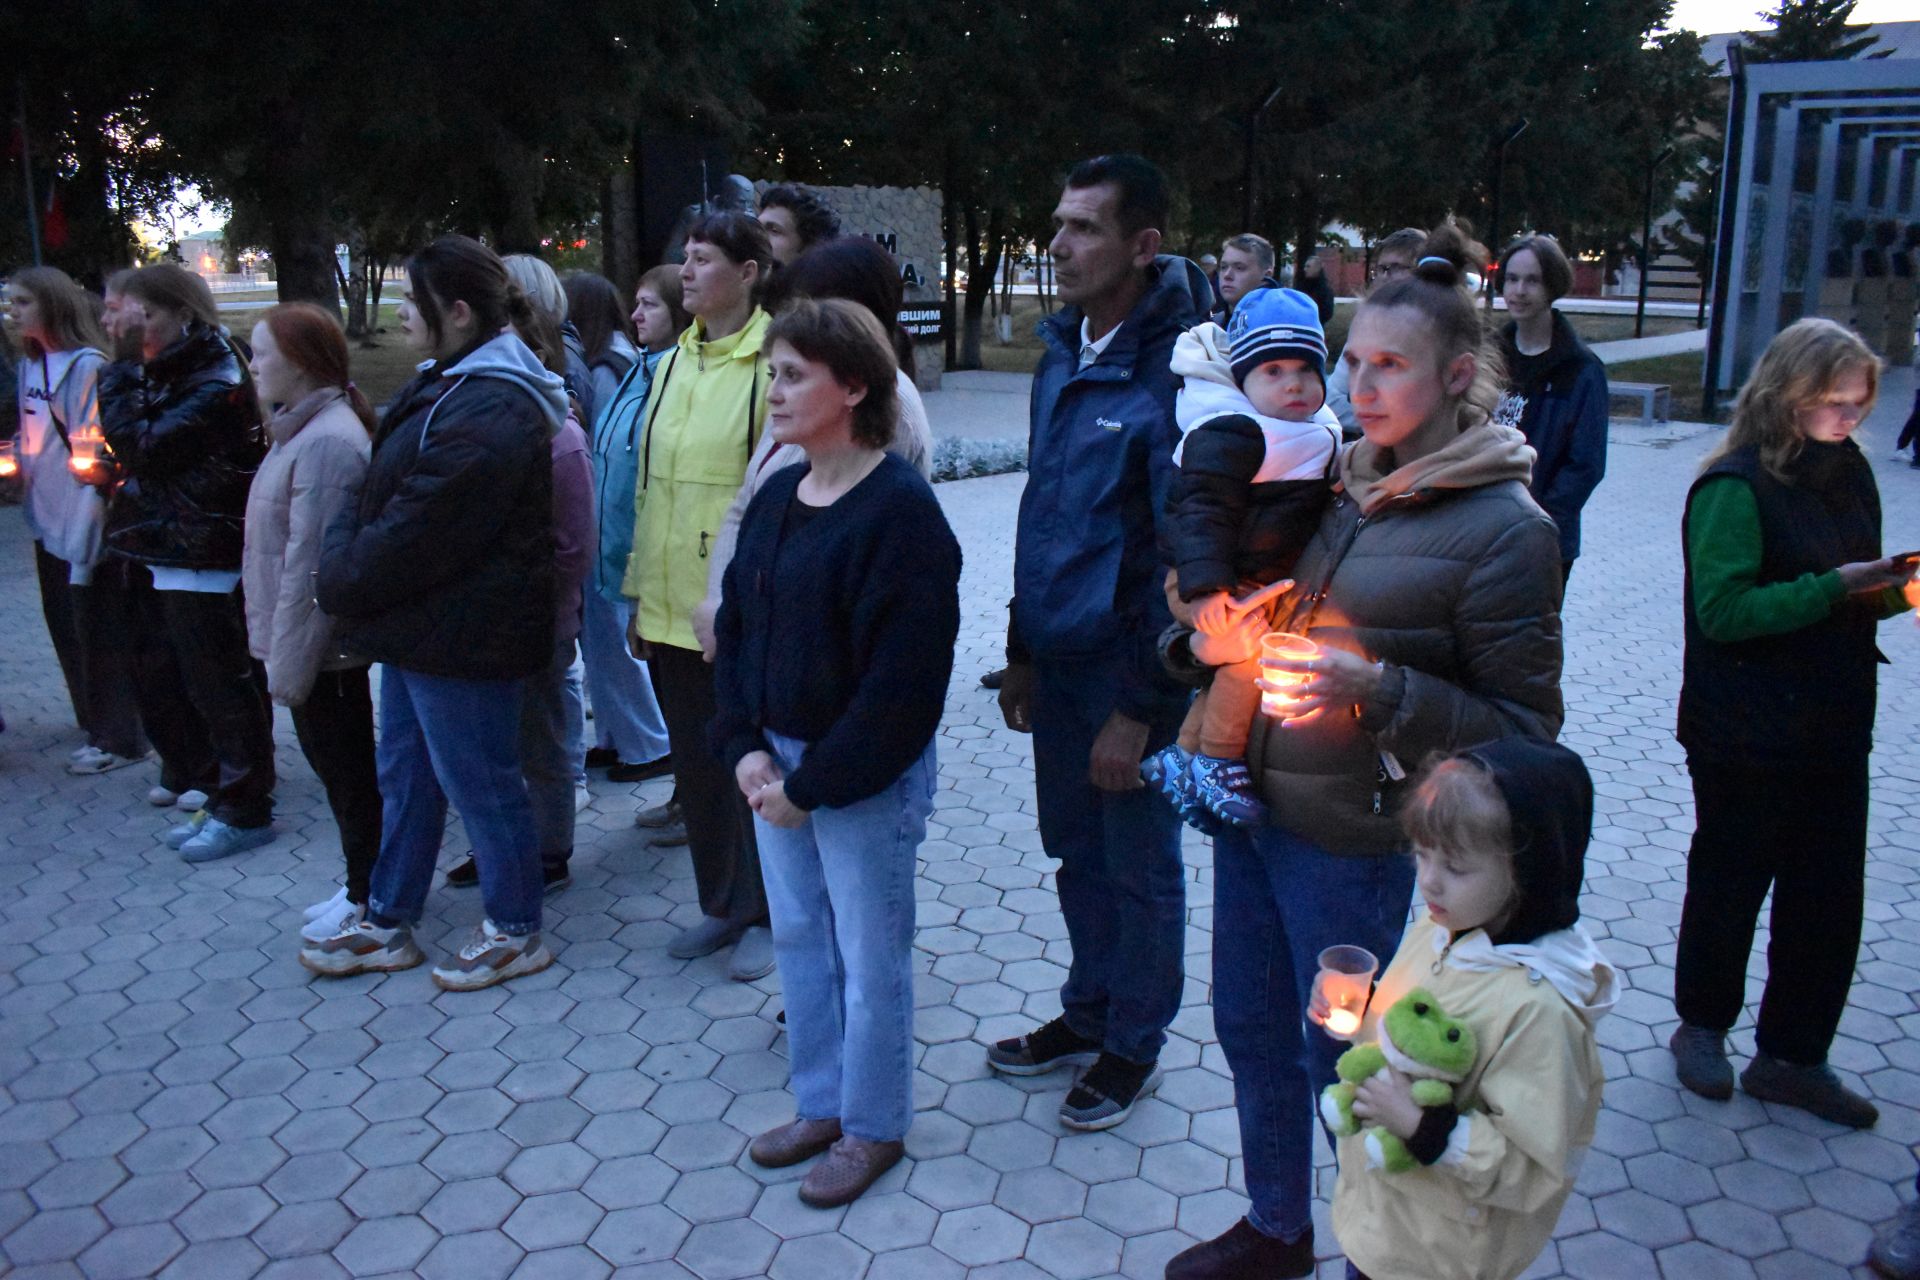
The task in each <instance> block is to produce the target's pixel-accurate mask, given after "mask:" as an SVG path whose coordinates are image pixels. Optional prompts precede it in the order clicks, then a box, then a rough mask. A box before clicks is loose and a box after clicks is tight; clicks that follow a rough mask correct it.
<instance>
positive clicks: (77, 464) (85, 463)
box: [67, 430, 102, 476]
mask: <svg viewBox="0 0 1920 1280" xmlns="http://www.w3.org/2000/svg"><path fill="white" fill-rule="evenodd" d="M101 443H102V441H101V438H100V435H99V433H98V432H95V431H87V430H82V431H76V432H74V433H73V438H72V439H71V440H69V441H68V442H67V452H68V454H69V455H70V456H69V457H68V459H67V466H68V468H69V469H71V470H72V472H73V473H74V474H75V475H77V476H89V475H92V474H93V469H94V467H95V466H97V465H98V464H99V461H100V445H101Z"/></svg>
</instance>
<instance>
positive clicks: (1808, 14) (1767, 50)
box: [1745, 0, 1886, 62]
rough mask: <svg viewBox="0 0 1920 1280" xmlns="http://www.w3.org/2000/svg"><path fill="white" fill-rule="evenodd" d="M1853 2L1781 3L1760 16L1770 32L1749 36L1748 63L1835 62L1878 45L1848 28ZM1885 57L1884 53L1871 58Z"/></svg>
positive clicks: (1813, 0)
mask: <svg viewBox="0 0 1920 1280" xmlns="http://www.w3.org/2000/svg"><path fill="white" fill-rule="evenodd" d="M1855 2H1856V0H1780V3H1779V4H1778V5H1777V6H1776V7H1775V8H1772V9H1769V10H1767V11H1765V12H1763V13H1762V14H1761V15H1760V16H1761V17H1763V18H1765V19H1766V20H1767V23H1768V25H1769V26H1770V27H1771V28H1772V29H1771V30H1769V31H1759V32H1755V33H1753V34H1752V35H1749V36H1748V37H1747V39H1746V41H1745V44H1746V55H1747V60H1748V61H1749V62H1838V61H1841V60H1843V59H1846V58H1857V57H1859V56H1860V55H1861V54H1863V53H1866V52H1867V50H1869V49H1871V48H1873V46H1874V45H1876V44H1878V43H1879V42H1880V38H1879V37H1878V36H1874V35H1869V34H1864V33H1862V32H1861V31H1860V29H1859V28H1858V27H1856V26H1852V25H1850V24H1849V22H1848V19H1850V18H1852V17H1853V6H1854V4H1855ZM1874 56H1876V57H1885V56H1886V54H1885V53H1880V54H1876V55H1874Z"/></svg>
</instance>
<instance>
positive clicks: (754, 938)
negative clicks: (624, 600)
mask: <svg viewBox="0 0 1920 1280" xmlns="http://www.w3.org/2000/svg"><path fill="white" fill-rule="evenodd" d="M686 255H687V256H686V262H685V263H684V264H683V265H682V266H681V268H680V288H681V293H682V297H683V301H684V304H685V306H686V309H687V311H688V313H689V314H690V315H692V317H693V324H692V325H690V326H689V327H688V328H687V330H686V331H685V332H684V333H682V334H681V335H680V340H679V342H678V343H677V344H676V345H675V347H674V349H673V350H672V351H670V352H668V353H667V357H666V359H665V360H663V361H662V362H661V363H660V366H659V368H658V369H657V370H656V371H655V373H654V377H653V385H652V389H651V390H650V391H649V392H648V393H647V402H646V408H645V411H644V415H643V418H642V422H643V424H644V425H643V427H642V430H641V438H640V477H639V483H638V484H637V485H636V486H635V490H634V513H635V519H636V524H635V528H634V535H633V554H632V556H631V557H629V558H628V560H627V576H626V582H625V584H624V586H623V588H622V590H624V592H625V593H626V594H627V595H628V596H630V597H632V599H633V601H634V607H633V627H632V640H633V648H634V656H636V657H639V658H643V659H645V660H646V662H647V670H648V673H649V675H650V677H651V678H652V680H653V689H654V696H655V697H656V698H657V699H658V700H659V703H660V712H661V715H662V716H663V717H664V718H665V720H666V722H667V739H668V742H669V744H670V745H671V748H672V751H673V774H674V784H675V790H676V795H677V797H678V800H679V804H680V807H681V810H682V811H683V813H684V814H685V817H686V824H687V846H688V851H689V852H690V853H691V854H692V855H693V875H694V880H695V882H696V883H697V884H698V886H699V891H700V910H701V913H702V915H701V920H700V922H699V923H698V924H696V925H694V926H693V927H691V928H689V929H687V930H685V931H683V932H682V933H681V934H680V936H679V937H678V938H676V939H674V941H673V942H672V943H671V944H670V945H669V946H668V948H667V951H668V954H670V955H672V956H674V957H675V958H677V959H682V960H690V959H692V958H693V957H695V956H703V955H707V954H709V953H711V952H714V951H718V950H719V949H720V948H721V947H724V946H727V945H728V944H732V945H733V948H734V950H733V957H732V960H731V962H730V964H729V965H728V972H729V974H730V975H731V976H732V977H734V978H736V979H738V980H740V981H742V982H749V981H752V980H753V979H755V978H760V977H764V976H765V975H766V974H768V973H770V972H772V970H773V937H772V935H771V934H770V933H769V932H768V931H767V896H766V890H765V889H764V888H763V887H762V885H761V883H760V857H759V852H758V850H757V849H756V847H755V845H754V838H753V816H752V813H751V812H750V811H749V810H748V808H747V805H746V801H745V800H744V799H743V798H742V797H741V794H740V788H739V787H737V786H736V785H734V780H733V773H732V771H731V770H730V769H728V767H727V766H726V765H724V764H722V763H721V762H720V760H719V758H718V757H717V756H715V755H714V753H713V749H712V748H711V747H710V746H709V745H708V741H707V726H708V724H709V723H710V722H711V721H712V720H713V713H714V701H713V668H712V667H711V666H709V665H708V663H707V661H706V659H705V658H704V657H703V656H702V654H701V651H700V642H699V641H698V640H697V639H695V638H694V634H693V624H692V616H693V611H694V609H695V608H696V607H698V606H699V604H700V603H701V601H702V600H704V599H705V598H706V594H707V569H708V559H709V556H710V554H711V552H712V549H713V542H714V538H715V536H716V535H717V534H718V532H719V530H720V526H721V524H722V522H723V521H724V519H725V517H726V514H727V507H728V505H729V504H731V503H732V501H733V496H734V494H735V493H737V492H738V491H739V489H740V484H741V481H742V480H744V479H745V478H746V472H747V461H748V459H749V458H751V457H752V456H753V450H754V446H755V445H756V444H758V443H759V440H760V432H761V430H762V428H763V426H764V423H765V420H766V412H767V409H766V396H767V383H768V381H769V379H770V376H771V375H770V374H769V373H768V370H767V356H766V352H765V351H764V350H763V349H762V344H763V341H764V339H765V335H766V331H767V324H768V317H767V313H766V312H765V311H763V310H761V309H760V308H759V307H758V306H757V305H756V304H755V298H756V296H757V294H758V293H759V288H760V285H761V284H762V282H763V281H764V280H765V278H766V273H767V269H768V268H769V267H770V266H771V265H772V262H773V256H772V251H771V250H770V249H769V247H768V245H767V233H766V232H765V231H764V230H763V229H762V228H761V226H760V224H759V223H758V222H756V221H754V220H753V219H752V218H751V217H748V216H747V215H745V214H741V213H715V214H709V215H708V216H706V217H704V218H701V219H700V220H699V221H697V222H695V223H694V225H693V227H692V228H691V229H690V230H689V231H688V232H687V241H686Z"/></svg>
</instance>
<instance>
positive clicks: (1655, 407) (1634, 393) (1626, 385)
mask: <svg viewBox="0 0 1920 1280" xmlns="http://www.w3.org/2000/svg"><path fill="white" fill-rule="evenodd" d="M1607 394H1608V396H1609V397H1611V398H1612V399H1615V400H1638V401H1639V402H1640V425H1641V426H1643V427H1650V426H1652V425H1653V424H1654V423H1656V422H1671V421H1672V420H1673V388H1672V387H1671V386H1669V385H1668V384H1666V383H1664V382H1609V383H1608V384H1607Z"/></svg>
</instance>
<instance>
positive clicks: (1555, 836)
mask: <svg viewBox="0 0 1920 1280" xmlns="http://www.w3.org/2000/svg"><path fill="white" fill-rule="evenodd" d="M1402 823H1403V825H1404V826H1405V827H1406V830H1407V834H1408V836H1409V837H1410V838H1411V840H1412V843H1413V848H1414V859H1415V862H1416V864H1417V868H1418V870H1417V875H1418V882H1419V885H1420V893H1421V897H1422V899H1423V901H1424V903H1425V905H1426V911H1427V918H1426V919H1423V920H1419V921H1417V922H1416V923H1415V924H1414V925H1413V926H1412V927H1411V928H1409V929H1408V930H1407V933H1406V936H1405V938H1403V939H1402V940H1401V943H1400V950H1399V953H1398V954H1396V955H1395V956H1394V958H1393V963H1392V964H1391V965H1389V966H1388V967H1387V971H1386V972H1385V973H1384V974H1382V975H1381V978H1380V985H1379V987H1378V988H1377V989H1376V990H1375V992H1374V994H1373V1000H1372V1006H1371V1009H1370V1010H1369V1012H1368V1015H1367V1019H1366V1038H1369V1039H1372V1038H1375V1037H1378V1038H1379V1040H1380V1044H1381V1048H1382V1050H1383V1051H1384V1052H1385V1054H1386V1057H1387V1061H1388V1063H1389V1065H1390V1067H1391V1068H1392V1069H1390V1070H1386V1071H1381V1072H1379V1073H1378V1074H1376V1075H1374V1076H1372V1077H1371V1078H1369V1079H1367V1080H1366V1081H1365V1082H1364V1083H1362V1084H1360V1086H1359V1092H1358V1095H1357V1097H1356V1098H1355V1099H1354V1101H1353V1115H1354V1118H1355V1119H1356V1120H1357V1121H1358V1122H1359V1124H1360V1125H1361V1126H1363V1128H1362V1129H1361V1132H1359V1133H1357V1134H1354V1135H1353V1136H1351V1137H1343V1138H1341V1139H1340V1142H1339V1157H1340V1181H1339V1183H1338V1185H1337V1186H1336V1187H1335V1189H1334V1193H1333V1230H1334V1234H1335V1235H1336V1236H1338V1237H1339V1239H1340V1244H1341V1247H1342V1248H1344V1249H1345V1250H1346V1254H1347V1259H1348V1264H1347V1265H1348V1271H1347V1274H1348V1276H1349V1277H1353V1276H1359V1277H1364V1278H1365V1280H1514V1277H1517V1276H1519V1275H1520V1274H1521V1273H1522V1272H1524V1271H1525V1270H1526V1269H1527V1268H1528V1267H1529V1266H1531V1265H1532V1264H1533V1261H1534V1259H1536V1258H1538V1257H1539V1256H1540V1252H1541V1250H1542V1249H1544V1248H1545V1247H1546V1244H1547V1241H1548V1240H1549V1239H1551V1238H1552V1236H1553V1228H1554V1224H1555V1222H1557V1221H1558V1220H1559V1217H1560V1209H1561V1207H1562V1206H1563V1205H1564V1204H1565V1203H1566V1200H1567V1194H1568V1193H1569V1192H1570V1191H1572V1189H1573V1181H1574V1176H1575V1174H1576V1173H1577V1172H1578V1171H1579V1166H1580V1158H1581V1156H1583V1155H1584V1154H1585V1152H1586V1149H1587V1148H1588V1146H1590V1145H1591V1144H1592V1142H1593V1135H1594V1124H1595V1120H1596V1118H1597V1116H1598V1114H1599V1111H1600V1089H1601V1085H1602V1083H1603V1082H1604V1080H1605V1075H1604V1073H1603V1071H1602V1069H1601V1066H1600V1056H1599V1052H1598V1050H1597V1049H1596V1048H1595V1045H1594V1024H1596V1023H1597V1022H1599V1020H1600V1019H1601V1018H1602V1017H1603V1016H1604V1015H1605V1014H1606V1012H1607V1011H1608V1010H1609V1009H1611V1008H1612V1007H1613V1004H1614V1001H1615V999H1616V997H1617V995H1618V984H1617V982H1616V979H1615V976H1614V972H1613V966H1612V965H1610V964H1609V963H1608V962H1607V960H1606V958H1605V957H1604V956H1603V955H1601V953H1600V950H1599V948H1598V947H1596V946H1595V945H1594V943H1593V940H1592V939H1591V938H1589V937H1588V936H1587V933H1586V931H1585V930H1584V929H1582V928H1581V927H1580V925H1579V923H1578V921H1579V915H1580V908H1579V894H1580V883H1581V876H1582V871H1583V866H1584V859H1585V854H1586V848H1587V837H1588V834H1589V832H1590V831H1591V830H1592V826H1593V781H1592V779H1591V778H1590V777H1589V776H1588V774H1587V768H1586V765H1585V764H1583V763H1582V762H1581V760H1580V757H1579V756H1577V755H1575V754H1574V753H1573V752H1572V751H1569V750H1567V749H1566V748H1565V747H1562V746H1558V745H1556V744H1554V743H1551V742H1543V741H1540V740H1539V739H1536V738H1526V737H1514V738H1503V739H1501V740H1500V741H1498V742H1491V743H1488V744H1486V745H1484V746H1481V747H1476V748H1473V749H1472V750H1469V751H1466V752H1463V753H1461V754H1460V755H1456V756H1453V757H1450V758H1448V759H1447V760H1444V761H1442V762H1441V763H1440V764H1439V765H1437V766H1436V767H1435V768H1434V769H1433V770H1432V771H1431V773H1430V774H1429V775H1428V776H1427V777H1426V778H1425V779H1424V780H1423V781H1422V782H1421V784H1420V785H1419V786H1418V787H1417V788H1416V789H1415V791H1414V794H1413V795H1412V796H1411V797H1410V798H1409V800H1408V801H1407V804H1406V808H1405V809H1404V811H1403V813H1402ZM1416 989H1418V990H1420V991H1422V992H1424V993H1426V994H1425V999H1428V1000H1431V1001H1432V1004H1431V1005H1430V1006H1429V1010H1430V1011H1433V1012H1437V1014H1438V1019H1437V1020H1435V1021H1433V1022H1432V1023H1431V1024H1429V1025H1430V1026H1431V1028H1432V1029H1433V1030H1434V1031H1436V1032H1438V1031H1442V1030H1446V1029H1448V1028H1452V1027H1454V1026H1456V1025H1459V1024H1463V1025H1464V1026H1465V1027H1467V1028H1469V1029H1471V1031H1472V1039H1473V1042H1474V1043H1475V1046H1476V1048H1475V1050H1474V1051H1473V1060H1472V1062H1471V1064H1470V1065H1468V1066H1467V1067H1466V1069H1465V1070H1464V1071H1458V1070H1448V1071H1446V1072H1444V1073H1443V1072H1438V1071H1423V1070H1421V1069H1420V1068H1419V1067H1418V1066H1415V1070H1416V1073H1418V1074H1433V1075H1437V1076H1439V1077H1440V1078H1444V1079H1446V1080H1447V1081H1449V1082H1450V1083H1452V1085H1453V1101H1452V1102H1451V1103H1449V1104H1446V1105H1442V1106H1431V1107H1426V1108H1422V1107H1421V1106H1420V1105H1419V1104H1418V1103H1416V1102H1415V1101H1414V1100H1413V1097H1412V1094H1411V1091H1410V1088H1409V1085H1408V1076H1407V1075H1405V1074H1402V1072H1401V1071H1400V1070H1399V1066H1400V1065H1414V1064H1415V1063H1417V1061H1418V1055H1419V1048H1418V1045H1419V1042H1420V1040H1421V1038H1422V1028H1421V1027H1420V1026H1419V1025H1417V1024H1415V1023H1411V1022H1408V1021H1406V1020H1405V1018H1404V1015H1403V1017H1402V1020H1401V1021H1400V1022H1399V1023H1397V1024H1396V1025H1397V1026H1399V1027H1400V1029H1401V1032H1402V1035H1403V1036H1406V1037H1408V1040H1407V1044H1406V1045H1404V1046H1403V1045H1396V1044H1394V1043H1393V1042H1392V1040H1390V1039H1389V1037H1388V1036H1387V1035H1385V1034H1384V1024H1385V1022H1386V1020H1387V1019H1386V1014H1387V1010H1389V1009H1391V1008H1392V1007H1393V1006H1394V1005H1395V1003H1397V1002H1398V1001H1400V1000H1401V999H1402V997H1405V996H1407V995H1408V994H1409V993H1411V992H1413V991H1415V990H1416ZM1411 1007H1412V1008H1413V1009H1414V1010H1415V1012H1416V1013H1417V1012H1418V1009H1419V1001H1418V1000H1416V1002H1415V1003H1414V1005H1413V1006H1411ZM1326 1012H1327V1005H1326V1002H1325V1000H1324V999H1323V998H1322V997H1321V996H1320V994H1319V993H1318V992H1316V993H1315V998H1314V1001H1313V1008H1312V1010H1311V1014H1312V1016H1313V1017H1314V1019H1315V1021H1321V1022H1324V1019H1325V1016H1326ZM1429 1065H1430V1066H1431V1065H1434V1064H1431V1063H1430V1064H1429ZM1329 1092H1331V1090H1330V1091H1329ZM1322 1112H1323V1115H1326V1116H1327V1117H1328V1119H1329V1123H1332V1122H1333V1119H1334V1118H1336V1117H1337V1111H1336V1110H1335V1108H1334V1107H1333V1106H1332V1105H1331V1104H1330V1103H1323V1105H1322ZM1375 1127H1378V1128H1379V1129H1384V1130H1385V1131H1386V1132H1387V1133H1390V1134H1392V1135H1393V1136H1395V1137H1397V1138H1399V1139H1400V1140H1401V1143H1403V1144H1404V1147H1405V1151H1406V1153H1407V1154H1408V1155H1410V1156H1411V1157H1412V1161H1411V1166H1412V1167H1409V1168H1402V1169H1399V1170H1398V1171H1389V1169H1387V1168H1383V1167H1382V1166H1381V1161H1382V1158H1383V1156H1384V1155H1386V1154H1387V1152H1388V1151H1389V1150H1390V1149H1391V1148H1392V1147H1393V1146H1394V1144H1389V1143H1384V1142H1382V1140H1381V1139H1380V1138H1379V1136H1378V1135H1377V1134H1373V1133H1372V1130H1374V1129H1375Z"/></svg>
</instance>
